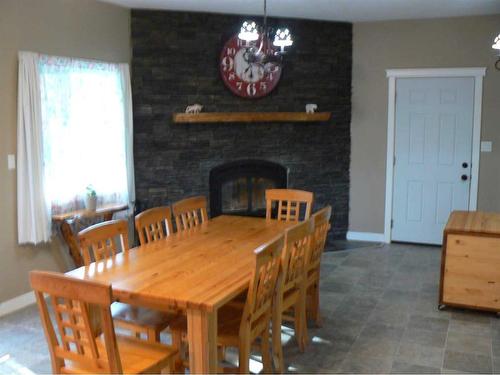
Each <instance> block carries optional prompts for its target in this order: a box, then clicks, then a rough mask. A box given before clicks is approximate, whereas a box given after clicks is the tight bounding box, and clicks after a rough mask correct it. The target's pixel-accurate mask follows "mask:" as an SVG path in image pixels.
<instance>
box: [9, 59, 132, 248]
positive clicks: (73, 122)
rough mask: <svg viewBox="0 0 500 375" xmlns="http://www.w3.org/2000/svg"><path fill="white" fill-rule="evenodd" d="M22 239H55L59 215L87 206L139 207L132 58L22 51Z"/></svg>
mask: <svg viewBox="0 0 500 375" xmlns="http://www.w3.org/2000/svg"><path fill="white" fill-rule="evenodd" d="M17 105H18V117H17V167H18V168H17V230H18V243H19V244H25V243H33V244H38V243H41V242H47V241H50V238H51V221H52V220H51V215H54V214H57V213H63V212H67V211H71V210H75V209H81V208H83V207H84V205H85V197H86V192H87V187H88V186H89V185H92V187H93V188H94V190H95V191H96V193H97V198H98V199H97V200H98V202H97V203H98V205H102V204H107V203H117V204H125V203H126V204H128V205H129V207H130V208H131V209H133V204H134V200H135V191H134V169H133V164H134V159H133V150H132V142H133V141H132V138H133V124H132V93H131V88H130V73H129V67H128V64H111V63H105V62H99V61H90V60H80V59H71V58H66V57H55V56H46V55H40V54H38V53H33V52H27V51H20V52H19V76H18V104H17Z"/></svg>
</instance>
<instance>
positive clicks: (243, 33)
mask: <svg viewBox="0 0 500 375" xmlns="http://www.w3.org/2000/svg"><path fill="white" fill-rule="evenodd" d="M238 38H240V39H241V40H245V41H247V42H253V41H255V40H257V39H259V32H258V31H257V24H256V23H255V22H254V21H245V22H243V25H241V29H240V33H239V34H238Z"/></svg>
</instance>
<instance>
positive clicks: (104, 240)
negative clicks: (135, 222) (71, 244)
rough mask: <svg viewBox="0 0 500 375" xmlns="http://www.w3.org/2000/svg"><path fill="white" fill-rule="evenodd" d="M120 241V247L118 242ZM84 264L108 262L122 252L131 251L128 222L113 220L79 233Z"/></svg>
mask: <svg viewBox="0 0 500 375" xmlns="http://www.w3.org/2000/svg"><path fill="white" fill-rule="evenodd" d="M116 238H119V240H120V246H118V243H117V241H116ZM78 240H79V242H80V249H81V250H82V255H83V262H84V264H85V265H86V266H88V265H89V264H90V263H92V261H96V262H97V261H101V260H107V259H109V258H111V257H113V256H114V255H116V254H118V252H119V250H120V248H121V250H122V251H127V250H128V249H129V245H128V222H127V221H126V220H111V221H106V222H104V223H99V224H96V225H92V226H90V227H88V228H86V229H84V230H82V231H81V232H80V233H78Z"/></svg>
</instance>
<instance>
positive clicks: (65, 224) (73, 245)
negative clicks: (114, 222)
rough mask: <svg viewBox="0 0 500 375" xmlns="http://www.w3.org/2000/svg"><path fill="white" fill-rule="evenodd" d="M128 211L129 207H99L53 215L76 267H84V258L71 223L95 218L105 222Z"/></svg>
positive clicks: (53, 219) (123, 205)
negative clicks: (92, 209) (119, 213)
mask: <svg viewBox="0 0 500 375" xmlns="http://www.w3.org/2000/svg"><path fill="white" fill-rule="evenodd" d="M127 209H128V205H126V204H122V205H105V206H102V207H99V208H98V209H97V210H95V211H89V210H76V211H71V212H67V213H64V214H59V215H53V216H52V221H53V222H54V223H56V224H58V225H59V226H60V229H61V234H62V237H63V238H64V241H65V242H66V244H67V245H68V249H69V255H70V256H71V258H72V259H73V262H75V266H76V267H77V268H78V267H81V266H83V265H84V264H83V258H82V255H81V253H80V247H79V246H78V241H77V239H76V235H75V233H73V229H72V228H71V225H70V222H71V221H74V220H76V219H83V218H85V219H93V218H102V219H103V221H108V220H111V219H112V218H113V215H114V214H115V213H116V212H120V211H125V210H127Z"/></svg>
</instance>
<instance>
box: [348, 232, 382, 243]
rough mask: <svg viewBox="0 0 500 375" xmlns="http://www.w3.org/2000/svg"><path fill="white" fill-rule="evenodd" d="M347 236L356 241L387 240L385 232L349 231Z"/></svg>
mask: <svg viewBox="0 0 500 375" xmlns="http://www.w3.org/2000/svg"><path fill="white" fill-rule="evenodd" d="M346 238H347V239H348V240H354V241H373V242H386V241H385V236H384V233H370V232H352V231H349V232H347V235H346Z"/></svg>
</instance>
